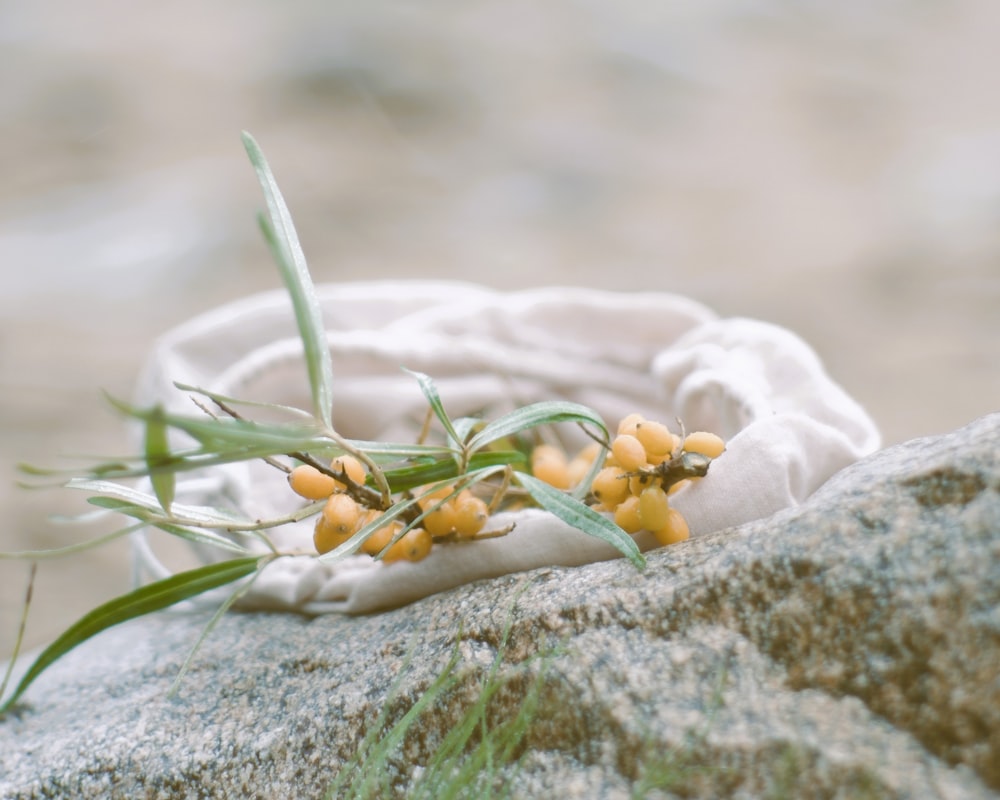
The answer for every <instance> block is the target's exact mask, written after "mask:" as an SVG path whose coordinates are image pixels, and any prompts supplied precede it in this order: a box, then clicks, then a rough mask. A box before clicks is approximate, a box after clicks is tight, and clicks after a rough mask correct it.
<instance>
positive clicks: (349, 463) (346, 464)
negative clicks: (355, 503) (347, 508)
mask: <svg viewBox="0 0 1000 800" xmlns="http://www.w3.org/2000/svg"><path fill="white" fill-rule="evenodd" d="M330 469H331V470H333V471H334V472H346V473H347V477H348V478H350V479H351V480H352V481H354V482H355V483H356V484H358V485H359V486H363V485H364V483H365V478H366V477H368V472H367V471H366V470H365V465H364V464H362V463H361V462H360V461H358V460H357V459H356V458H355V457H354V456H348V455H343V456H337V457H336V458H335V459H333V461H331V462H330ZM336 484H337V488H338V489H346V488H347V486H346V485H345V484H344V483H342V482H341V481H336Z"/></svg>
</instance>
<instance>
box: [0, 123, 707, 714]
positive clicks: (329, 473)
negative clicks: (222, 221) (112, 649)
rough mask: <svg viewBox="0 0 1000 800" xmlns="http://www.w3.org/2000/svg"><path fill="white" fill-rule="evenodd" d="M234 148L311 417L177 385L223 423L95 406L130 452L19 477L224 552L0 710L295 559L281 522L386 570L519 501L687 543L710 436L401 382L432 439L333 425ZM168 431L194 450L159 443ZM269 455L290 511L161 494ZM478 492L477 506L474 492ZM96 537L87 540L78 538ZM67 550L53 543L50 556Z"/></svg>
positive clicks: (501, 531)
mask: <svg viewBox="0 0 1000 800" xmlns="http://www.w3.org/2000/svg"><path fill="white" fill-rule="evenodd" d="M243 138H244V145H245V147H246V150H247V154H248V156H249V158H250V161H251V163H252V164H253V166H254V168H255V170H256V172H257V176H258V178H259V181H260V184H261V188H262V190H263V193H264V197H265V200H266V202H267V207H268V215H267V216H261V217H260V222H261V230H262V231H263V233H264V236H265V239H266V241H267V244H268V246H269V247H270V249H271V252H272V254H273V255H274V257H275V261H276V264H277V266H278V269H279V272H280V273H281V276H282V279H283V281H284V283H285V286H286V288H287V290H288V293H289V297H290V298H291V301H292V307H293V310H294V314H295V320H296V324H297V327H298V330H299V335H300V337H301V339H302V344H303V353H304V356H305V360H306V366H307V374H308V377H309V388H310V394H311V398H312V410H311V411H305V410H302V409H296V408H290V407H288V406H283V405H278V404H269V403H262V402H256V401H253V400H243V399H236V398H225V397H223V396H221V395H217V394H213V393H212V392H208V391H205V390H203V389H198V388H197V387H186V386H184V385H179V388H181V389H182V390H190V391H193V392H194V393H196V394H201V395H203V396H206V397H208V398H210V399H211V400H212V401H213V402H214V403H216V405H217V406H218V407H219V408H220V409H221V410H222V411H223V412H224V413H225V414H226V416H218V415H215V414H212V413H209V414H208V415H207V416H206V415H204V414H203V415H201V416H188V415H183V414H178V413H175V412H173V411H171V410H168V409H165V408H164V407H162V406H160V405H154V406H152V407H150V408H139V407H136V406H132V405H130V404H128V403H124V402H121V401H119V400H116V399H114V398H111V397H109V398H108V399H109V401H110V402H111V404H112V405H113V406H114V407H115V408H117V409H118V410H119V411H120V412H121V413H123V414H124V415H126V416H127V417H130V418H131V419H133V420H136V421H138V422H140V423H142V424H143V425H144V426H145V430H144V433H145V436H144V441H143V447H142V452H141V453H139V454H137V455H133V456H129V457H126V458H116V459H109V460H105V461H102V462H99V463H97V464H94V465H92V466H90V467H89V468H85V469H82V470H79V469H72V470H43V469H38V468H35V467H24V471H25V472H26V473H28V474H29V475H32V476H34V477H46V478H52V477H60V478H62V479H63V485H64V486H67V487H69V488H74V489H83V490H86V491H88V492H89V493H90V495H91V496H90V497H89V498H88V501H89V502H90V503H92V504H93V505H95V506H98V507H99V508H102V509H107V510H111V511H115V512H118V513H121V514H124V515H125V516H128V517H131V518H133V519H135V520H136V521H137V522H138V523H141V524H143V525H147V526H153V527H156V528H158V529H160V530H162V531H164V532H166V533H167V534H170V535H174V536H178V537H181V538H184V539H188V540H191V541H196V542H198V543H199V544H214V545H217V546H218V547H219V548H220V549H221V550H223V551H229V552H230V553H232V552H235V553H236V554H237V556H238V557H236V558H229V559H227V560H222V561H219V562H217V563H212V564H207V565H205V566H203V567H198V568H196V569H193V570H188V571H186V572H182V573H177V574H175V575H172V576H170V577H168V578H164V579H162V580H159V581H154V582H153V583H150V584H147V585H145V586H141V587H138V588H137V589H135V590H133V591H131V592H129V593H127V594H124V595H122V596H120V597H118V598H115V599H114V600H111V601H109V602H108V603H105V604H103V605H102V606H99V607H98V608H96V609H94V610H93V611H92V612H90V613H89V614H87V615H85V616H84V617H82V618H81V619H80V620H79V621H78V622H77V623H75V624H74V625H73V626H71V627H70V628H69V629H68V630H67V631H66V632H65V633H64V634H63V635H62V636H60V637H59V638H58V639H57V640H56V641H55V642H53V643H52V645H50V646H49V647H48V648H46V649H45V650H44V651H43V652H42V654H41V655H40V656H39V657H38V658H37V659H36V660H35V662H34V663H33V664H32V665H31V666H30V667H29V669H28V672H27V673H26V675H25V677H24V678H23V679H22V680H21V682H20V683H19V684H18V686H17V687H16V688H15V689H14V691H13V693H12V694H11V695H10V696H9V697H7V698H2V697H0V701H2V703H0V716H2V715H3V713H5V712H6V711H7V710H9V709H10V708H11V707H12V706H13V704H14V703H15V702H16V701H17V699H18V698H19V697H20V696H21V694H22V693H23V692H24V690H25V689H26V688H27V686H28V685H29V684H30V683H31V682H32V681H33V680H34V679H35V678H36V677H37V676H38V674H40V673H41V672H42V671H43V670H44V669H45V668H46V667H47V666H49V665H50V664H51V663H53V662H54V661H56V660H57V659H58V658H60V657H61V656H62V655H64V654H65V653H67V652H69V650H71V649H73V648H74V647H75V646H76V645H78V644H80V643H81V642H83V641H85V640H86V639H88V638H90V637H91V636H93V635H95V634H96V633H99V632H100V631H102V630H104V629H106V628H108V627H110V626H112V625H116V624H119V623H121V622H124V621H126V620H129V619H133V618H135V617H138V616H142V615H144V614H149V613H152V612H154V611H158V610H160V609H163V608H167V607H169V606H171V605H173V604H175V603H178V602H180V601H183V600H188V599H190V598H193V597H198V596H200V595H203V594H205V593H206V592H212V591H214V590H216V589H220V588H221V587H225V586H227V585H229V584H233V583H235V584H236V585H237V588H236V590H235V592H234V593H233V594H230V595H229V599H228V600H227V601H226V603H225V604H224V605H223V606H222V608H221V609H220V611H219V614H221V613H222V611H224V610H225V608H227V607H228V605H229V604H230V603H232V602H234V600H235V598H236V597H237V596H238V595H239V593H240V592H242V591H243V590H244V588H245V586H246V585H247V583H248V582H250V581H252V580H253V579H254V578H255V577H256V576H257V575H259V574H260V573H261V571H262V570H264V569H266V568H267V565H268V564H270V563H271V562H272V561H274V560H275V559H277V558H281V557H284V556H287V555H300V554H301V552H300V549H299V548H296V549H295V550H292V551H289V552H287V553H286V552H282V551H279V550H278V548H276V547H275V545H274V543H273V542H272V541H271V540H270V538H269V537H268V536H267V533H266V532H267V531H268V530H269V529H271V528H275V527H278V526H280V525H286V524H288V523H291V522H297V521H300V520H305V519H308V518H311V517H315V523H314V531H313V544H314V545H315V549H316V555H315V558H317V559H318V560H319V561H321V562H331V561H336V560H338V559H341V558H344V557H346V556H348V555H350V554H353V553H357V552H360V553H364V554H368V555H370V556H372V557H373V558H376V559H378V560H381V561H382V562H384V563H388V564H391V563H392V562H393V561H398V560H402V559H407V560H419V559H421V558H424V557H426V556H427V555H428V554H429V553H430V552H431V549H432V547H434V546H436V545H449V544H452V543H455V542H468V541H475V540H476V539H486V538H492V537H495V536H502V535H505V534H506V533H508V532H509V530H510V529H509V527H505V528H498V529H495V530H488V524H489V519H490V517H491V516H492V514H493V513H494V512H496V511H499V510H501V509H504V508H506V507H510V506H511V505H515V506H517V505H521V504H526V503H531V502H533V503H535V504H537V505H538V506H540V507H542V508H544V509H546V510H547V511H549V512H550V513H552V514H553V515H554V516H555V517H557V518H559V519H561V520H562V521H564V522H566V523H568V524H570V525H572V526H575V527H577V528H579V529H580V530H581V531H583V532H584V533H586V534H589V535H591V536H594V537H596V538H599V539H601V540H603V541H606V542H608V543H610V544H612V545H613V546H615V547H616V548H618V550H619V551H620V552H621V553H622V554H623V555H624V556H626V557H627V558H629V559H630V560H631V561H632V563H633V564H635V565H636V566H637V567H642V566H643V565H644V563H645V560H644V558H643V556H642V554H641V553H640V551H639V548H638V545H637V544H636V542H635V541H634V540H633V539H632V537H631V535H630V534H632V533H634V532H637V531H638V530H640V529H642V528H646V529H649V530H652V531H653V534H654V536H655V537H656V539H657V541H659V542H660V543H661V544H669V543H672V542H675V541H681V540H683V539H685V538H687V536H688V530H687V524H686V522H685V521H684V519H683V517H681V516H680V514H679V512H677V510H676V509H674V508H673V507H672V506H671V505H670V502H669V498H668V495H669V494H671V493H673V492H675V491H678V490H680V489H682V488H683V486H685V485H687V483H688V482H689V481H694V480H701V479H702V478H703V477H704V476H705V474H706V473H707V471H708V462H709V461H710V460H711V459H713V458H716V457H718V455H719V454H720V453H721V452H722V450H723V449H724V444H723V442H722V440H721V439H719V437H717V436H714V434H706V433H703V432H695V433H693V434H688V435H683V428H682V435H681V436H678V435H677V434H674V433H672V432H670V431H669V430H667V429H666V426H663V425H661V424H660V423H656V422H653V421H648V420H645V419H644V418H642V417H641V416H640V415H637V414H635V415H630V416H629V417H627V418H626V419H625V420H622V422H621V423H620V424H619V426H618V428H617V434H616V436H615V437H614V438H613V439H612V438H611V437H610V434H609V431H608V429H607V427H606V425H605V423H604V421H603V420H602V419H601V418H600V416H599V415H598V414H597V413H595V412H594V411H593V410H591V409H589V408H586V407H585V406H582V405H579V404H576V403H570V402H565V401H558V400H552V401H543V402H539V403H533V404H530V405H526V406H524V407H522V408H516V409H515V410H513V411H510V412H508V413H506V414H503V415H502V416H500V417H498V418H497V419H494V420H492V421H485V420H480V419H478V418H471V417H470V418H460V419H457V420H452V419H451V418H450V417H449V416H448V414H447V412H446V411H445V408H444V405H443V403H442V401H441V398H440V396H439V394H438V391H437V388H436V387H435V386H434V383H433V381H432V380H431V378H430V377H429V376H426V375H423V374H422V373H412V374H413V376H414V377H415V378H416V380H417V383H418V386H419V388H420V390H421V391H422V392H423V393H424V397H425V399H426V400H427V402H428V407H429V410H428V421H430V420H432V419H433V418H435V417H436V419H437V420H438V422H439V423H440V425H441V428H442V430H441V431H439V434H440V439H441V443H440V444H437V445H434V444H426V443H425V441H426V439H427V438H428V437H429V436H430V433H431V431H430V425H429V424H428V425H426V426H425V430H424V431H422V432H421V434H420V436H419V437H418V440H417V441H418V443H417V444H403V443H392V442H371V441H360V440H354V439H348V438H345V437H343V436H341V435H340V434H339V433H338V432H337V431H336V430H335V429H334V426H333V422H332V420H333V401H334V391H333V388H334V385H333V369H332V359H331V356H330V350H329V346H328V343H327V340H326V331H325V328H324V325H323V319H322V314H321V308H320V304H319V301H318V297H317V295H316V292H315V288H314V287H313V284H312V281H311V278H310V276H309V271H308V268H307V266H306V263H305V258H304V256H303V254H302V249H301V246H300V245H299V242H298V238H297V234H296V232H295V229H294V225H293V224H292V221H291V216H290V214H289V212H288V209H287V207H286V205H285V203H284V200H283V198H282V197H281V194H280V192H279V190H278V187H277V184H276V182H275V180H274V176H273V175H272V174H271V171H270V168H269V166H268V165H267V162H266V161H265V159H264V156H263V154H262V152H261V151H260V148H259V147H258V146H257V144H256V142H255V141H254V140H253V138H252V137H250V136H249V134H244V137H243ZM239 404H245V405H246V406H249V407H256V408H261V409H267V410H269V411H274V412H280V413H283V414H286V415H290V416H291V418H292V419H291V421H286V422H281V423H263V422H260V423H259V422H256V421H254V420H250V419H246V418H244V417H243V416H242V415H240V414H238V413H236V411H235V409H234V407H233V406H234V405H239ZM203 410H204V409H203ZM562 423H574V424H577V425H579V426H581V427H582V428H583V430H584V432H585V433H586V435H587V436H588V437H590V438H591V439H593V440H594V441H593V442H592V443H591V444H590V445H588V447H587V448H584V450H583V451H581V453H578V454H577V455H576V456H574V457H573V458H572V459H571V458H569V457H567V456H566V455H565V454H564V453H563V454H560V453H559V451H558V448H551V446H547V445H544V444H542V443H541V442H540V437H537V438H536V439H535V446H534V447H531V448H525V451H524V452H522V450H521V449H518V448H515V449H506V445H505V443H506V442H508V441H518V440H520V441H523V437H524V435H525V434H526V433H528V432H530V433H531V434H537V433H538V431H537V429H538V428H541V427H545V426H554V425H558V424H562ZM178 435H180V436H181V437H186V439H187V440H191V441H193V443H194V444H193V445H191V444H189V445H186V446H183V447H174V446H172V445H171V442H172V439H174V438H176V437H177V436H178ZM498 448H499V449H498ZM528 451H530V452H528ZM276 457H285V458H289V457H290V458H292V459H293V460H295V461H297V462H298V465H297V466H295V467H287V466H285V465H283V464H282V465H281V467H280V468H281V469H282V470H283V471H284V470H286V469H287V470H288V472H287V480H288V484H289V486H290V487H291V489H292V490H294V491H295V492H297V493H298V494H300V495H302V498H303V499H304V500H305V501H306V502H305V503H304V504H303V505H301V506H300V507H299V508H296V509H294V510H293V511H291V512H289V513H286V514H280V515H278V516H275V517H273V518H270V519H246V518H241V517H239V516H238V515H235V514H233V513H232V512H229V511H226V510H225V509H222V508H202V507H195V506H189V505H184V504H182V503H178V502H175V500H174V492H175V488H176V481H177V478H178V477H179V476H180V475H181V474H182V473H192V472H194V471H204V470H206V469H211V468H214V467H218V466H222V465H226V464H232V463H236V462H245V461H250V460H255V459H265V460H269V461H270V462H271V463H275V464H280V463H281V462H280V461H278V460H276ZM67 478H68V480H66V479H67ZM134 478H144V479H146V480H148V481H149V484H150V486H151V488H152V490H153V491H152V494H150V493H149V492H144V491H141V490H139V489H136V488H133V487H132V486H129V485H125V484H123V483H121V481H128V480H131V479H134ZM490 490H492V496H491V498H490V500H489V501H488V502H487V500H485V499H484V497H483V496H480V495H486V493H487V492H489V491H490ZM243 535H249V536H253V537H255V538H257V539H259V540H260V541H261V542H262V544H263V546H264V547H265V548H266V549H267V552H266V553H265V554H264V555H259V554H256V553H253V552H251V550H250V548H248V547H245V546H244V545H243V544H242V543H240V542H239V541H238V538H239V537H240V536H243ZM107 540H108V537H101V538H99V539H96V540H94V541H93V542H92V543H91V544H92V545H97V544H100V543H102V542H104V541H107ZM78 549H79V548H78V547H73V548H63V552H69V551H73V552H75V551H77V550H78ZM470 552H474V549H470ZM39 555H40V554H39V553H28V554H5V553H0V557H23V558H31V559H33V558H36V557H38V556H39ZM41 555H44V554H41ZM217 618H218V615H216V617H215V618H213V623H214V620H215V619H217ZM213 623H210V626H211V624H213ZM210 626H209V628H207V629H206V631H207V630H209V629H210ZM196 647H197V646H196Z"/></svg>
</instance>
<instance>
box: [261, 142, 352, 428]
mask: <svg viewBox="0 0 1000 800" xmlns="http://www.w3.org/2000/svg"><path fill="white" fill-rule="evenodd" d="M243 146H244V147H245V148H246V151H247V155H248V156H249V157H250V163H251V164H253V168H254V170H255V171H256V172H257V179H258V180H259V181H260V186H261V188H262V189H263V190H264V199H265V200H266V201H267V213H268V216H267V218H265V217H264V216H261V217H260V223H261V229H262V231H263V233H264V238H265V239H266V240H267V243H268V245H269V246H270V248H271V253H272V254H273V255H274V259H275V261H276V262H277V264H278V269H279V270H280V271H281V277H282V280H283V281H284V283H285V287H286V288H287V289H288V294H289V296H290V297H291V299H292V307H293V308H294V309H295V321H296V323H297V324H298V327H299V336H300V337H301V338H302V347H303V351H304V353H305V358H306V366H307V368H308V370H309V384H310V388H311V390H312V399H313V406H314V408H315V411H316V416H317V417H319V419H321V420H322V421H323V423H324V424H325V425H326V426H327V427H328V428H332V427H333V362H332V360H331V358H330V348H329V347H328V346H327V343H326V329H325V327H324V325H323V313H322V309H321V308H320V304H319V299H318V298H317V296H316V290H315V289H314V287H313V283H312V278H311V277H310V276H309V268H308V266H307V265H306V257H305V254H304V253H303V252H302V245H301V244H299V237H298V234H297V233H296V232H295V225H294V224H293V222H292V215H291V214H290V213H289V211H288V206H287V205H285V199H284V198H283V197H282V196H281V191H280V190H279V189H278V184H277V182H276V181H275V179H274V175H273V174H272V173H271V168H270V167H269V166H268V164H267V160H266V159H265V158H264V153H263V152H262V151H261V149H260V147H259V146H258V144H257V142H256V141H255V140H254V138H253V137H252V136H251V135H250V134H249V133H247V132H246V131H244V132H243Z"/></svg>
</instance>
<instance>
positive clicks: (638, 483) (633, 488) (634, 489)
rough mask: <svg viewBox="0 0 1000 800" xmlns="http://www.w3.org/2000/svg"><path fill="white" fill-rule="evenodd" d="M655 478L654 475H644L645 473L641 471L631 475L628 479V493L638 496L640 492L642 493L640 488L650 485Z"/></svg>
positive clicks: (646, 487)
mask: <svg viewBox="0 0 1000 800" xmlns="http://www.w3.org/2000/svg"><path fill="white" fill-rule="evenodd" d="M655 480H656V478H655V477H654V476H652V475H646V474H645V473H642V472H640V473H639V474H638V475H633V476H632V477H631V478H629V479H628V491H629V494H633V495H635V496H636V497H638V496H639V495H640V494H642V490H643V489H648V488H649V487H650V486H652V485H653V481H655Z"/></svg>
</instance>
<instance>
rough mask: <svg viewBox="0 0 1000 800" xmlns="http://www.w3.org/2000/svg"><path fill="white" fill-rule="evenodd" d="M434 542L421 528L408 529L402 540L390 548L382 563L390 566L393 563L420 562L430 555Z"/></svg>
mask: <svg viewBox="0 0 1000 800" xmlns="http://www.w3.org/2000/svg"><path fill="white" fill-rule="evenodd" d="M433 544H434V540H433V538H432V537H431V535H430V534H429V533H428V532H427V531H426V530H424V529H423V528H410V530H408V531H407V532H406V533H404V534H403V536H402V538H401V539H400V540H399V541H398V542H396V543H395V544H394V545H393V546H392V547H390V548H389V549H388V550H387V551H386V554H385V555H384V556H382V561H384V562H385V563H386V564H391V563H392V562H393V561H421V560H423V559H425V558H427V556H428V555H429V554H430V552H431V547H432V546H433Z"/></svg>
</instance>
